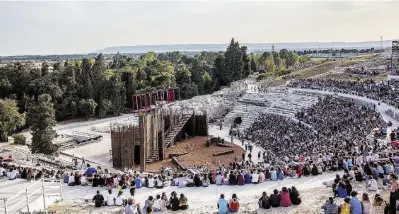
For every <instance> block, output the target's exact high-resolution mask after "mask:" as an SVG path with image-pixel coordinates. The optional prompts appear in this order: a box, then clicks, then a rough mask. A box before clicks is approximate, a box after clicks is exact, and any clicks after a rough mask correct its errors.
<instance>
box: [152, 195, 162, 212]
mask: <svg viewBox="0 0 399 214" xmlns="http://www.w3.org/2000/svg"><path fill="white" fill-rule="evenodd" d="M161 203H162V200H161V196H160V195H159V194H158V195H157V196H156V197H155V200H154V204H153V205H152V208H153V209H154V210H153V211H154V212H159V211H161Z"/></svg>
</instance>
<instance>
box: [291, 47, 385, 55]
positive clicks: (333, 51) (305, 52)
mask: <svg viewBox="0 0 399 214" xmlns="http://www.w3.org/2000/svg"><path fill="white" fill-rule="evenodd" d="M379 52H381V50H379V49H377V50H376V49H375V48H367V49H354V48H352V49H345V48H341V49H322V50H302V51H296V53H297V54H299V55H308V54H318V53H321V54H334V55H336V54H348V53H354V54H357V53H379Z"/></svg>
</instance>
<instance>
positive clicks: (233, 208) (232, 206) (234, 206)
mask: <svg viewBox="0 0 399 214" xmlns="http://www.w3.org/2000/svg"><path fill="white" fill-rule="evenodd" d="M239 208H240V202H239V201H238V198H237V195H236V194H233V196H232V197H231V200H230V201H229V212H230V213H236V212H238V209H239Z"/></svg>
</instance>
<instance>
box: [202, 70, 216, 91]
mask: <svg viewBox="0 0 399 214" xmlns="http://www.w3.org/2000/svg"><path fill="white" fill-rule="evenodd" d="M202 78H203V79H204V93H205V94H210V93H212V92H213V87H214V85H213V81H212V78H211V76H210V75H209V74H208V72H205V73H204V75H203V77H202Z"/></svg>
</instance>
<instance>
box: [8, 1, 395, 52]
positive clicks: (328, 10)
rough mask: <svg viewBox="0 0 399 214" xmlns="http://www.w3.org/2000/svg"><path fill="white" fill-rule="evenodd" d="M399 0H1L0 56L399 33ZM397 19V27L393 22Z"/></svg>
mask: <svg viewBox="0 0 399 214" xmlns="http://www.w3.org/2000/svg"><path fill="white" fill-rule="evenodd" d="M398 11H399V2H392V1H389V2H386V1H385V2H381V1H372V2H370V1H369V2H354V1H333V2H332V1H331V2H326V1H323V2H298V1H294V2H285V1H279V2H277V1H276V2H259V1H258V2H248V1H245V2H244V1H243V2H237V1H234V2H232V1H205V2H187V1H184V2H183V1H181V2H165V1H160V2H0V55H17V54H18V55H19V54H69V53H87V52H91V51H94V50H97V49H101V48H105V47H110V46H129V45H144V44H193V43H195V44H198V43H200V44H209V43H228V42H229V40H230V38H231V37H234V38H236V39H237V40H239V41H240V42H247V43H261V42H310V41H314V42H316V41H370V40H379V37H380V36H381V35H382V36H384V39H395V38H399V27H398V23H397V21H398V20H399V12H398ZM394 26H395V27H394Z"/></svg>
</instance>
